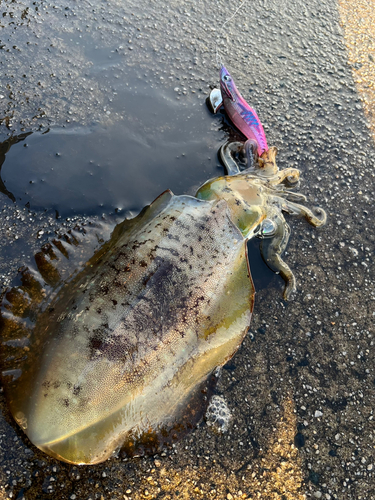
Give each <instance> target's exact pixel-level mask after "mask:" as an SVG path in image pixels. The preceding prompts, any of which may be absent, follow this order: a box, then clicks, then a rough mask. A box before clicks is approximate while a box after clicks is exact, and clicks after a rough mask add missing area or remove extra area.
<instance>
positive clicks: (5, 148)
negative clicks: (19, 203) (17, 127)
mask: <svg viewBox="0 0 375 500" xmlns="http://www.w3.org/2000/svg"><path fill="white" fill-rule="evenodd" d="M30 134H32V132H25V133H23V134H19V135H13V136H12V137H9V138H8V139H6V140H5V141H3V142H1V143H0V192H1V193H4V194H5V195H6V196H8V198H10V199H11V200H12V201H13V202H15V201H16V198H15V196H14V194H13V193H11V192H10V191H9V190H8V189H7V188H6V186H5V183H4V181H3V179H2V177H1V169H2V167H3V164H4V162H5V157H6V154H7V153H8V152H9V150H10V148H11V147H12V146H13V145H14V144H17V143H18V142H21V141H24V140H25V139H26V137H27V136H29V135H30Z"/></svg>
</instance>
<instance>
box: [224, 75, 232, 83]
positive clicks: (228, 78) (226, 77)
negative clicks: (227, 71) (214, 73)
mask: <svg viewBox="0 0 375 500" xmlns="http://www.w3.org/2000/svg"><path fill="white" fill-rule="evenodd" d="M223 80H224V82H230V81H232V78H231V77H230V76H229V75H224V76H223Z"/></svg>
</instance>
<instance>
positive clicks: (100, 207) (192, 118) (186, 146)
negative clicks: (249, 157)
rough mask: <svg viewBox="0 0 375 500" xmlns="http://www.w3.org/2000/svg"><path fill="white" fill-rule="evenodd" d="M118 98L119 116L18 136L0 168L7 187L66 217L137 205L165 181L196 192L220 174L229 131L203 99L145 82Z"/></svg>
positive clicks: (33, 205)
mask: <svg viewBox="0 0 375 500" xmlns="http://www.w3.org/2000/svg"><path fill="white" fill-rule="evenodd" d="M114 101H115V102H113V103H112V107H113V108H115V109H116V110H117V113H118V114H119V115H120V119H119V121H118V122H117V123H116V124H112V125H108V126H106V127H103V126H99V125H96V126H92V127H79V126H74V125H68V126H67V127H66V128H53V129H51V130H49V131H48V132H47V133H40V132H36V133H33V134H31V135H29V136H27V137H26V138H24V139H23V140H20V141H19V142H16V143H15V144H13V145H12V146H11V147H10V149H9V151H8V153H7V154H6V158H5V161H4V163H3V166H2V170H1V178H2V181H3V183H4V187H3V190H2V191H3V193H5V194H7V195H8V196H9V197H10V198H11V199H12V200H17V204H19V205H21V206H27V207H29V208H30V209H32V210H46V209H47V210H53V211H57V212H58V214H59V215H60V216H62V217H67V216H69V215H72V214H77V213H79V214H86V215H97V214H100V213H102V212H106V213H108V212H113V211H114V210H117V211H118V210H121V211H128V210H131V211H135V212H137V211H139V210H140V209H141V208H142V207H143V206H144V205H145V204H147V203H150V202H151V201H152V200H153V199H154V198H156V196H158V195H159V194H160V193H161V192H162V191H164V190H165V189H171V190H172V191H173V192H174V193H175V194H182V193H186V192H189V193H190V194H193V191H194V187H195V186H198V185H199V184H201V183H202V182H204V181H205V180H206V179H208V178H210V177H213V176H215V175H217V174H218V166H219V163H218V160H217V150H218V148H219V146H220V144H221V143H222V142H223V138H224V134H223V133H222V132H221V131H219V130H218V129H217V127H216V130H215V129H213V127H212V125H213V124H214V123H215V121H216V122H217V120H218V119H219V120H220V118H217V117H213V116H212V115H211V114H210V113H209V111H208V110H207V109H206V106H205V104H204V103H203V102H202V103H201V102H196V101H192V102H186V101H185V102H184V103H182V102H181V101H177V100H176V98H175V97H174V96H173V92H172V95H168V94H167V93H166V92H164V93H163V92H162V91H160V90H156V89H153V88H150V87H146V86H134V87H132V88H130V89H129V90H124V91H121V92H119V93H117V95H115V96H114ZM108 113H110V111H109V112H108ZM22 138H23V136H22Z"/></svg>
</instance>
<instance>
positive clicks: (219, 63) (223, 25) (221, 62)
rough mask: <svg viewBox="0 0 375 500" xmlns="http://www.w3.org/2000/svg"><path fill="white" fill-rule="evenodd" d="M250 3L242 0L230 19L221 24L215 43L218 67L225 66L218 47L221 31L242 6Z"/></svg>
mask: <svg viewBox="0 0 375 500" xmlns="http://www.w3.org/2000/svg"><path fill="white" fill-rule="evenodd" d="M247 3H248V0H244V1H243V2H242V1H241V0H240V4H239V6H238V7H237V9H236V10H235V11H234V13H233V14H232V15H231V16H230V18H229V19H227V20H226V21H225V22H224V23H223V24H222V25H221V28H220V30H219V33H218V34H217V35H216V43H215V53H216V64H217V65H218V67H221V66H224V62H223V59H222V58H221V55H220V51H219V48H218V45H219V35H220V33H221V32H222V30H223V29H224V28H225V26H226V25H227V24H228V23H230V22H231V21H232V19H234V18H235V17H236V15H237V13H238V12H239V11H240V10H241V9H242V7H243V6H244V5H246V4H247Z"/></svg>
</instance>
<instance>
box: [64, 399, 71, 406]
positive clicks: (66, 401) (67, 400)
mask: <svg viewBox="0 0 375 500" xmlns="http://www.w3.org/2000/svg"><path fill="white" fill-rule="evenodd" d="M63 405H64V406H67V407H68V406H69V405H70V403H69V399H63Z"/></svg>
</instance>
